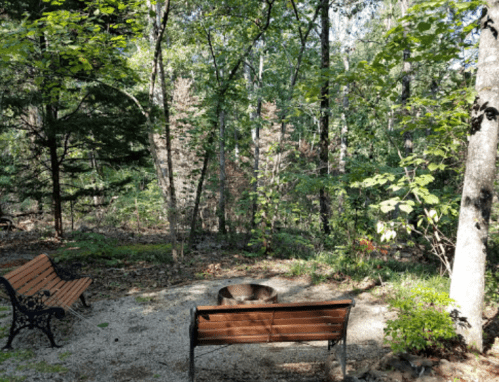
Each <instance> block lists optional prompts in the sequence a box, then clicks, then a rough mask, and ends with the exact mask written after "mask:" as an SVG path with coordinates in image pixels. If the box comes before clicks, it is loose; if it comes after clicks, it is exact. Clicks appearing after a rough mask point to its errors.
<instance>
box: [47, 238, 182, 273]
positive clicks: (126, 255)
mask: <svg viewBox="0 0 499 382" xmlns="http://www.w3.org/2000/svg"><path fill="white" fill-rule="evenodd" d="M171 252H172V246H171V244H131V245H121V246H119V245H118V241H117V240H116V239H110V238H107V237H105V236H104V235H101V234H98V233H76V234H74V235H73V238H72V240H71V241H69V242H67V243H66V244H65V245H64V246H63V247H62V248H61V249H59V250H58V251H57V253H56V254H55V256H54V260H55V261H56V262H59V261H65V260H79V261H88V260H90V259H92V260H101V261H103V262H104V263H105V264H106V265H109V266H119V265H122V264H123V262H124V260H127V261H131V262H138V261H147V262H152V263H172V262H173V257H172V253H171Z"/></svg>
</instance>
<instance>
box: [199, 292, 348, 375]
mask: <svg viewBox="0 0 499 382" xmlns="http://www.w3.org/2000/svg"><path fill="white" fill-rule="evenodd" d="M353 306H355V300H354V299H345V300H334V301H324V302H308V303H304V302H300V303H281V304H258V305H230V306H224V305H222V306H198V307H196V308H192V309H191V324H190V329H189V336H190V351H189V361H190V362H189V379H190V381H191V382H193V381H194V348H195V347H196V346H206V345H229V344H249V343H270V342H299V341H321V340H327V341H328V350H330V349H331V347H333V346H334V345H336V344H337V343H338V342H340V341H341V340H343V349H342V354H341V366H342V372H343V377H345V367H346V341H347V326H348V318H349V315H350V309H351V308H352V307H353Z"/></svg>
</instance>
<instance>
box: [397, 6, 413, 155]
mask: <svg viewBox="0 0 499 382" xmlns="http://www.w3.org/2000/svg"><path fill="white" fill-rule="evenodd" d="M409 6H410V0H400V11H401V14H402V17H404V16H405V15H406V14H407V9H409ZM403 26H404V29H405V30H406V29H407V23H404V25H403ZM406 34H407V32H406V31H404V37H405V36H406ZM403 54H404V56H403V68H402V71H403V72H404V75H403V77H402V94H401V96H400V101H401V104H402V116H408V115H409V111H408V110H407V109H406V107H407V103H408V101H409V98H410V97H411V69H412V65H411V63H410V62H409V61H408V60H409V58H410V57H411V50H410V49H409V48H405V49H404V53H403ZM412 147H413V143H412V132H410V131H405V132H404V148H405V155H406V156H409V155H411V154H412Z"/></svg>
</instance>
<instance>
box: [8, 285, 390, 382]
mask: <svg viewBox="0 0 499 382" xmlns="http://www.w3.org/2000/svg"><path fill="white" fill-rule="evenodd" d="M239 283H258V284H264V285H268V286H271V287H273V288H274V289H276V291H277V293H278V295H279V302H297V301H324V300H331V299H340V298H345V297H347V298H350V297H352V295H348V294H344V293H339V292H338V291H335V290H334V289H333V287H332V286H331V285H327V284H322V285H312V284H310V283H308V282H306V281H300V280H296V279H293V280H292V279H285V278H281V277H275V278H270V279H258V280H255V279H250V278H237V279H236V278H235V279H230V280H228V279H226V280H213V281H197V282H194V283H193V284H190V285H184V286H179V287H172V288H168V289H164V290H161V291H159V292H155V293H145V294H134V295H131V296H128V297H125V298H120V299H117V300H102V301H97V302H95V303H93V304H92V307H91V308H90V309H86V308H83V307H79V306H78V307H76V308H75V313H74V314H70V315H69V317H67V318H65V319H64V320H62V321H59V320H53V321H52V328H53V332H54V335H55V339H56V342H57V343H58V344H59V345H63V346H62V347H61V348H59V349H52V348H50V347H48V345H49V341H48V339H47V337H46V336H45V335H44V334H43V333H42V332H41V331H39V330H23V331H21V334H19V335H18V336H17V337H16V338H15V339H14V342H13V347H14V349H15V350H21V349H32V350H33V352H34V355H35V356H34V357H33V358H31V359H29V360H20V359H19V358H16V357H13V358H10V359H8V360H7V361H5V362H3V363H2V364H1V366H0V367H1V368H2V369H3V370H2V371H3V373H4V374H3V375H2V374H0V377H2V376H7V375H8V376H11V377H22V376H24V377H26V379H25V381H54V382H58V381H98V382H109V381H119V382H125V381H179V382H182V381H188V355H189V334H188V333H189V332H188V328H189V322H190V309H191V307H193V306H196V305H215V304H216V296H217V293H218V290H219V289H220V288H222V287H224V286H227V285H231V284H239ZM355 299H356V303H357V305H356V307H355V308H353V309H352V312H351V315H350V323H349V326H348V341H347V343H348V359H349V360H361V359H363V358H367V357H374V356H375V357H380V355H382V354H384V353H385V352H386V351H387V350H386V348H383V347H382V339H383V326H384V322H385V318H386V317H385V316H386V314H387V308H386V305H383V304H379V303H377V302H376V301H375V299H374V298H373V297H372V295H370V294H368V293H363V294H361V295H359V296H358V297H356V298H355ZM90 303H92V301H91V299H90ZM4 313H7V312H4ZM10 322H11V314H8V315H7V316H6V317H3V318H1V320H0V325H1V326H3V327H7V328H10ZM106 323H107V324H108V326H106V327H99V326H97V325H99V324H106ZM102 326H105V325H102ZM2 340H3V341H6V338H3V339H2ZM195 352H196V356H197V358H196V360H195V365H196V381H263V382H266V381H301V382H312V381H313V382H316V381H317V382H318V381H324V371H323V369H324V362H325V361H326V358H327V356H328V352H327V343H326V342H325V341H321V342H307V343H277V344H252V345H233V346H229V347H224V348H223V347H221V346H206V347H198V348H196V350H195ZM202 354H204V355H203V356H200V355H202ZM19 365H27V367H26V368H23V369H22V370H20V369H19ZM50 365H60V370H59V371H54V370H53V369H52V370H50ZM52 367H53V366H52Z"/></svg>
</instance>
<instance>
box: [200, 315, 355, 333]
mask: <svg viewBox="0 0 499 382" xmlns="http://www.w3.org/2000/svg"><path fill="white" fill-rule="evenodd" d="M344 322H345V318H344V317H311V318H310V317H306V318H294V317H290V318H284V319H278V320H274V325H313V324H343V323H344ZM271 323H272V320H271V319H268V320H253V321H202V322H198V330H209V329H224V328H235V327H241V326H243V327H248V326H261V325H263V326H268V325H270V324H271Z"/></svg>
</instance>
